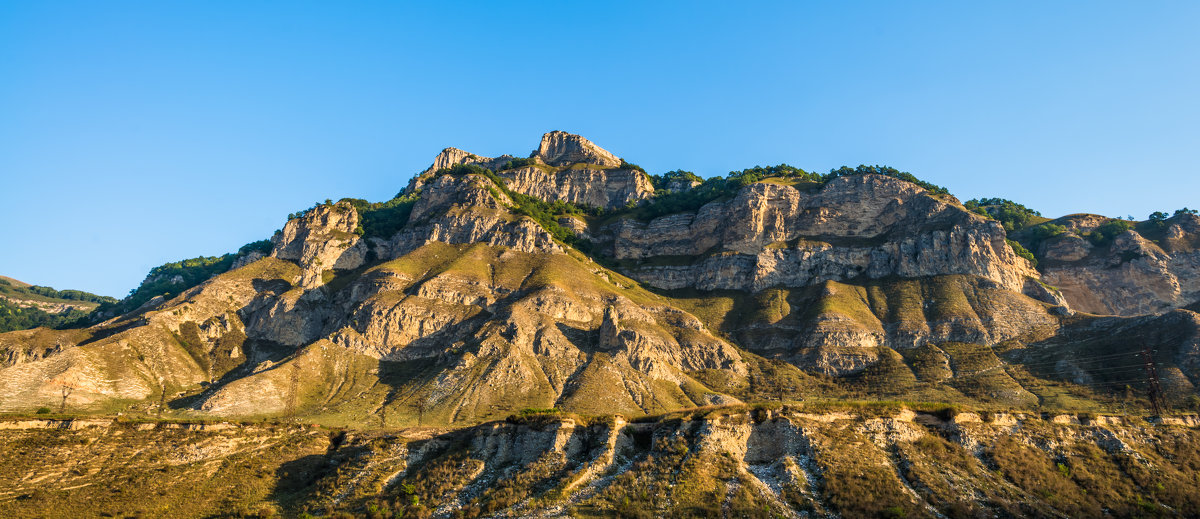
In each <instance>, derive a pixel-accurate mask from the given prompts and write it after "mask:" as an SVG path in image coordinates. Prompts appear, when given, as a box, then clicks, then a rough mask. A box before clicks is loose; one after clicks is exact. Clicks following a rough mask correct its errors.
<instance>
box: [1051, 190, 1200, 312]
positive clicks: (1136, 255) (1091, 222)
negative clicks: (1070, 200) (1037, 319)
mask: <svg viewBox="0 0 1200 519" xmlns="http://www.w3.org/2000/svg"><path fill="white" fill-rule="evenodd" d="M1108 220H1109V219H1107V218H1103V217H1097V216H1095V215H1078V216H1072V217H1065V218H1062V219H1059V220H1055V221H1053V222H1051V223H1053V224H1060V225H1064V227H1066V232H1064V233H1063V234H1060V235H1058V236H1055V237H1052V238H1049V239H1047V240H1045V241H1043V242H1042V244H1041V247H1040V249H1039V250H1038V251H1037V252H1038V254H1039V256H1040V257H1041V258H1042V259H1041V266H1040V268H1041V270H1042V276H1043V277H1042V279H1043V280H1044V281H1045V282H1046V283H1048V284H1050V285H1053V286H1055V287H1057V288H1058V289H1059V290H1061V291H1062V294H1063V295H1064V296H1065V297H1066V299H1067V300H1068V301H1069V302H1070V304H1071V307H1072V308H1074V309H1077V310H1080V311H1083V312H1089V313H1094V314H1106V315H1139V314H1149V313H1160V312H1164V311H1167V310H1170V309H1172V308H1179V307H1182V306H1186V305H1188V304H1191V303H1193V302H1196V301H1198V300H1200V217H1197V216H1196V215H1193V214H1181V215H1178V216H1175V217H1173V218H1171V219H1169V220H1167V221H1166V222H1163V223H1162V225H1161V228H1155V227H1153V226H1151V227H1150V229H1149V231H1153V232H1154V233H1155V234H1158V235H1159V236H1155V237H1156V238H1157V239H1156V240H1151V239H1148V238H1147V237H1146V236H1143V235H1142V234H1141V233H1140V232H1139V230H1141V231H1144V232H1146V231H1147V229H1146V226H1145V225H1143V226H1139V227H1138V228H1137V229H1130V230H1127V231H1125V232H1123V233H1121V234H1119V235H1117V236H1116V237H1115V238H1113V239H1112V240H1111V242H1108V243H1102V244H1099V245H1097V244H1095V243H1093V242H1092V241H1091V240H1088V239H1086V238H1084V237H1083V235H1084V234H1087V233H1090V232H1093V231H1095V230H1096V228H1098V227H1099V226H1100V225H1102V224H1104V223H1105V222H1106V221H1108Z"/></svg>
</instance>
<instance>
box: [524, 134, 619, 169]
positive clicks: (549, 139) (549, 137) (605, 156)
mask: <svg viewBox="0 0 1200 519" xmlns="http://www.w3.org/2000/svg"><path fill="white" fill-rule="evenodd" d="M530 156H531V157H536V158H538V159H541V160H542V162H545V163H546V164H549V165H551V166H570V165H571V164H595V165H597V166H600V167H603V168H616V167H619V166H620V165H621V159H619V158H617V156H616V155H613V154H612V153H609V152H608V151H607V150H605V149H604V148H601V147H599V146H596V145H595V144H592V141H589V140H587V139H585V138H583V137H581V136H579V135H575V134H572V133H567V132H560V131H553V132H550V133H547V134H545V135H542V142H541V144H539V145H538V149H536V150H534V152H533V154H532V155H530Z"/></svg>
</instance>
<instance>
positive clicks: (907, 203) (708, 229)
mask: <svg viewBox="0 0 1200 519" xmlns="http://www.w3.org/2000/svg"><path fill="white" fill-rule="evenodd" d="M598 239H599V240H602V241H605V242H607V244H608V246H609V247H611V248H610V249H609V250H611V254H612V255H613V256H614V257H615V258H617V259H618V260H635V261H639V262H644V263H641V264H638V265H636V266H633V267H631V268H630V269H629V272H630V274H631V275H632V276H633V277H635V278H637V279H638V280H640V281H643V282H645V283H648V284H650V285H653V286H656V287H659V288H666V289H673V288H684V287H693V288H699V289H702V290H714V289H736V290H750V291H758V290H761V289H763V288H767V287H771V286H778V285H782V286H788V287H802V286H808V285H813V284H817V283H820V282H823V281H828V280H836V281H844V280H854V279H860V280H867V279H878V278H885V277H889V276H899V277H921V276H932V275H945V274H971V275H976V276H980V277H983V278H986V279H989V280H991V281H994V282H996V283H997V284H999V285H1000V286H1002V287H1004V288H1006V289H1008V290H1013V291H1018V292H1019V291H1021V290H1022V287H1023V286H1024V284H1025V281H1026V278H1029V277H1037V275H1038V274H1037V272H1036V271H1035V270H1034V269H1033V268H1032V267H1031V266H1030V265H1029V264H1028V262H1026V261H1025V260H1023V259H1021V258H1019V257H1017V256H1016V254H1014V253H1013V252H1012V250H1011V249H1010V248H1009V247H1008V245H1007V243H1006V242H1005V234H1004V230H1003V229H1002V228H1001V227H1000V226H999V224H997V223H996V222H993V221H989V220H986V219H983V218H981V217H979V216H977V215H974V214H972V213H970V212H968V211H966V210H965V209H963V208H962V207H961V206H958V205H957V204H954V203H950V202H947V201H943V200H940V199H938V198H936V197H933V196H931V195H929V194H928V193H927V192H926V191H925V190H924V189H922V188H920V187H918V186H916V185H914V184H911V183H908V182H904V181H901V180H896V179H893V178H889V177H884V176H878V175H861V176H853V177H843V178H838V179H835V180H833V181H831V182H829V183H828V184H826V185H825V186H823V187H822V188H820V189H818V190H817V191H815V192H805V191H800V190H797V189H795V188H792V187H790V186H782V185H775V184H767V183H757V184H752V185H750V186H748V187H746V188H744V189H742V190H741V191H740V192H739V193H738V195H737V196H736V197H735V198H734V199H732V200H729V201H727V202H714V203H710V204H708V205H705V206H704V207H702V208H700V210H699V211H697V212H696V213H694V214H692V213H685V214H676V215H670V216H664V217H661V218H657V219H655V220H653V221H650V222H648V223H643V222H638V221H634V220H621V221H619V222H617V223H615V224H613V225H611V226H609V227H608V228H607V229H605V230H603V232H602V234H601V237H600V238H598Z"/></svg>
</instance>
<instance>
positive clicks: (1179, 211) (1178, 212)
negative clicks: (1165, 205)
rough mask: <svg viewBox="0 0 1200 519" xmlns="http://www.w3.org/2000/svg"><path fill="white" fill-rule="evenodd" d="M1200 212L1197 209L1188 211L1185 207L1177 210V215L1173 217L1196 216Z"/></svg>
mask: <svg viewBox="0 0 1200 519" xmlns="http://www.w3.org/2000/svg"><path fill="white" fill-rule="evenodd" d="M1198 212H1200V211H1197V210H1196V209H1188V208H1186V207H1184V208H1183V209H1176V210H1175V214H1173V215H1171V216H1179V215H1183V214H1196V213H1198Z"/></svg>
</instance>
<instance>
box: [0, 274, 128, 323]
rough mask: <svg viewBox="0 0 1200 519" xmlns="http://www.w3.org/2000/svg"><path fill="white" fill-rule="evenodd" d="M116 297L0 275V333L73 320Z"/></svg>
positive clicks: (71, 321)
mask: <svg viewBox="0 0 1200 519" xmlns="http://www.w3.org/2000/svg"><path fill="white" fill-rule="evenodd" d="M116 302H117V300H116V298H112V297H108V296H101V295H96V294H93V293H91V292H84V291H82V290H55V289H54V288H51V287H45V286H38V285H32V284H29V283H26V282H24V281H20V280H17V279H13V278H10V277H7V276H0V332H9V331H13V330H26V329H29V328H37V327H39V326H47V327H52V328H53V327H57V326H61V325H64V324H67V323H73V322H76V321H78V320H79V319H81V318H82V317H84V316H86V315H88V314H89V313H91V311H92V310H95V309H96V307H98V306H100V305H101V304H104V303H108V304H113V303H116Z"/></svg>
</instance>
